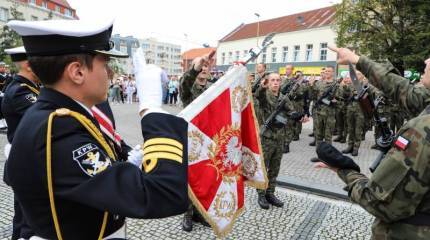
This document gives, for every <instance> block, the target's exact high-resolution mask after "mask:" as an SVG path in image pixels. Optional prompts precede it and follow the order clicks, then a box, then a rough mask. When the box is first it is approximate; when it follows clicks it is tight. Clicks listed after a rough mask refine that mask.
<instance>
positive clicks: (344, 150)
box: [342, 145, 352, 154]
mask: <svg viewBox="0 0 430 240" xmlns="http://www.w3.org/2000/svg"><path fill="white" fill-rule="evenodd" d="M342 153H345V154H346V153H352V146H351V145H348V147H347V148H345V149H343V150H342Z"/></svg>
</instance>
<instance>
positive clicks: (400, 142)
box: [394, 136, 409, 151]
mask: <svg viewBox="0 0 430 240" xmlns="http://www.w3.org/2000/svg"><path fill="white" fill-rule="evenodd" d="M408 145H409V140H408V139H406V138H404V137H402V136H399V137H398V138H397V140H396V142H395V143H394V146H396V148H398V149H399V150H402V151H404V150H405V149H406V148H407V147H408Z"/></svg>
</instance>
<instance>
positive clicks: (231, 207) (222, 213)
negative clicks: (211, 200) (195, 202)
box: [214, 191, 237, 219]
mask: <svg viewBox="0 0 430 240" xmlns="http://www.w3.org/2000/svg"><path fill="white" fill-rule="evenodd" d="M236 204H237V199H236V195H235V194H234V193H232V192H230V191H228V192H226V191H221V192H220V193H218V194H217V195H216V197H215V206H214V209H215V215H216V216H217V217H219V218H227V219H230V218H232V217H233V216H234V213H235V210H236Z"/></svg>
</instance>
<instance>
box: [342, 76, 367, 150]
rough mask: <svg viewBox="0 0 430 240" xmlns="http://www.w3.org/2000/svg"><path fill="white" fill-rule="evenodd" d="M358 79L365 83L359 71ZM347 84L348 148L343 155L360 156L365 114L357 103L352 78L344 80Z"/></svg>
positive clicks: (348, 77) (347, 77)
mask: <svg viewBox="0 0 430 240" xmlns="http://www.w3.org/2000/svg"><path fill="white" fill-rule="evenodd" d="M357 76H358V79H359V80H360V81H361V82H363V78H364V76H363V74H360V73H359V72H358V71H357ZM344 81H345V83H346V90H345V92H347V95H348V96H347V101H346V109H347V110H346V121H347V122H348V123H347V126H348V147H347V148H346V149H344V150H343V151H342V153H351V155H352V156H357V155H358V149H359V148H360V144H361V139H362V134H363V128H364V113H363V111H362V110H361V107H360V104H359V102H358V101H357V98H356V96H357V94H358V93H357V90H355V88H354V86H352V82H351V77H350V76H349V75H348V76H346V77H345V79H344Z"/></svg>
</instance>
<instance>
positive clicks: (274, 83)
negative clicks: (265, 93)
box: [266, 73, 281, 95]
mask: <svg viewBox="0 0 430 240" xmlns="http://www.w3.org/2000/svg"><path fill="white" fill-rule="evenodd" d="M266 78H267V87H268V89H269V90H270V91H271V92H272V93H273V94H275V95H278V94H279V89H280V88H281V76H280V75H279V74H277V73H271V74H269V76H267V77H266Z"/></svg>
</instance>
